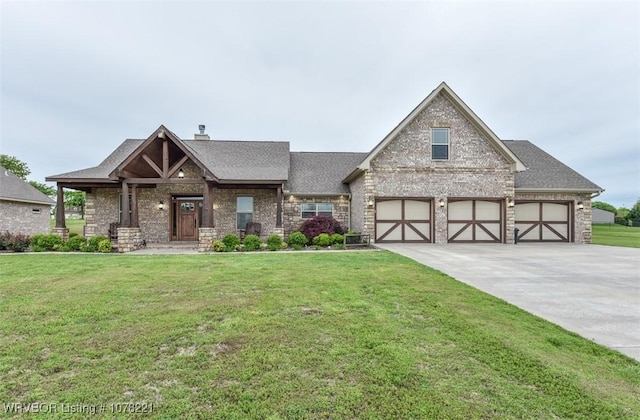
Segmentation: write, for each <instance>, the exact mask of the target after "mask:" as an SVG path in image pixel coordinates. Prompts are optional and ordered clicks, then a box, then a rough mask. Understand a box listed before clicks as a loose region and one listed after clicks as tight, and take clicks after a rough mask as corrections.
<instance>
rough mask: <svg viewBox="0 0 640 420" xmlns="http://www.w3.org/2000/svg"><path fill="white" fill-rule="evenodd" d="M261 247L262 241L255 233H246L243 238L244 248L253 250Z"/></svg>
mask: <svg viewBox="0 0 640 420" xmlns="http://www.w3.org/2000/svg"><path fill="white" fill-rule="evenodd" d="M261 247H262V241H261V240H260V238H259V237H258V236H257V235H247V236H245V238H244V250H245V251H255V250H256V249H260V248H261Z"/></svg>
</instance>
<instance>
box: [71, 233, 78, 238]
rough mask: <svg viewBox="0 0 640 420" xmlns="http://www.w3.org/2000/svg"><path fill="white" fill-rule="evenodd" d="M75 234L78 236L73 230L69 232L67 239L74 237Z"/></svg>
mask: <svg viewBox="0 0 640 420" xmlns="http://www.w3.org/2000/svg"><path fill="white" fill-rule="evenodd" d="M75 236H79V235H78V234H77V233H75V232H69V239H71V238H73V237H75Z"/></svg>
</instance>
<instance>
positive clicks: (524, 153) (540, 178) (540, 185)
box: [503, 140, 604, 192]
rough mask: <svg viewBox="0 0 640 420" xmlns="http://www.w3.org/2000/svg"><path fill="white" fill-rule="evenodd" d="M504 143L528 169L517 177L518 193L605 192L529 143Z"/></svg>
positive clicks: (526, 141) (505, 141)
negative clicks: (530, 191)
mask: <svg viewBox="0 0 640 420" xmlns="http://www.w3.org/2000/svg"><path fill="white" fill-rule="evenodd" d="M503 143H504V144H505V145H506V146H507V147H508V148H509V149H510V150H511V151H513V153H515V154H516V155H517V156H518V158H519V159H520V160H521V161H522V162H523V163H524V164H525V165H526V166H527V170H526V171H522V172H517V173H516V174H515V188H516V190H563V191H590V192H601V191H604V189H603V188H601V187H600V186H598V185H596V184H595V183H593V182H591V181H590V180H588V179H587V178H585V177H584V176H582V175H580V174H579V173H578V172H576V171H574V170H573V169H571V168H570V167H568V166H567V165H565V164H564V163H562V162H560V161H559V160H558V159H556V158H554V157H553V156H551V155H550V154H548V153H547V152H545V151H544V150H542V149H540V148H539V147H537V146H536V145H534V144H533V143H531V142H529V141H528V140H503Z"/></svg>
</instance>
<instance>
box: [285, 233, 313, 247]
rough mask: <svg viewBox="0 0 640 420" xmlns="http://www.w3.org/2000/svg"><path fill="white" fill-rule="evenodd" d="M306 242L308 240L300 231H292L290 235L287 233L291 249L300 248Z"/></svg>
mask: <svg viewBox="0 0 640 420" xmlns="http://www.w3.org/2000/svg"><path fill="white" fill-rule="evenodd" d="M307 242H309V241H308V240H307V237H306V236H304V234H303V233H302V232H293V233H292V234H291V235H289V245H291V248H293V249H298V250H300V249H302V247H303V246H305V245H306V244H307Z"/></svg>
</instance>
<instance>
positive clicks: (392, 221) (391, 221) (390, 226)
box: [375, 199, 432, 242]
mask: <svg viewBox="0 0 640 420" xmlns="http://www.w3.org/2000/svg"><path fill="white" fill-rule="evenodd" d="M431 207H432V204H431V200H427V199H425V200H421V199H378V200H377V201H376V235H375V237H376V242H431Z"/></svg>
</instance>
